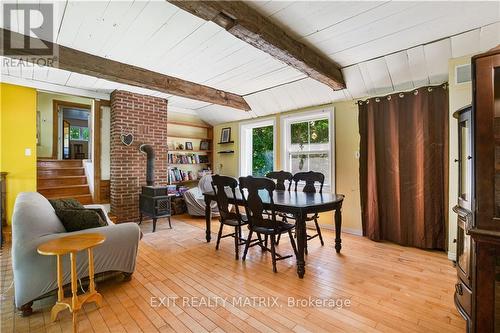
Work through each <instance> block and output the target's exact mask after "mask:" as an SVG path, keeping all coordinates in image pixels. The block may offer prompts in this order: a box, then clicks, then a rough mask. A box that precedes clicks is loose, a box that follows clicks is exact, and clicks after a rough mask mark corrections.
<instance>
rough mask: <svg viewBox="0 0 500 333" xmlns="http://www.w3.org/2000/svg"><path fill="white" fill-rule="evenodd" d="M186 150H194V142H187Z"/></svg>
mask: <svg viewBox="0 0 500 333" xmlns="http://www.w3.org/2000/svg"><path fill="white" fill-rule="evenodd" d="M186 150H193V143H192V142H189V141H188V142H186Z"/></svg>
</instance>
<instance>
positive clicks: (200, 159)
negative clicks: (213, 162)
mask: <svg viewBox="0 0 500 333" xmlns="http://www.w3.org/2000/svg"><path fill="white" fill-rule="evenodd" d="M167 162H168V163H169V164H200V163H208V156H207V155H198V154H172V153H170V154H168V156H167Z"/></svg>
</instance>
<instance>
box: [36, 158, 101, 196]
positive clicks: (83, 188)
mask: <svg viewBox="0 0 500 333" xmlns="http://www.w3.org/2000/svg"><path fill="white" fill-rule="evenodd" d="M37 174H38V181H37V191H38V192H39V193H40V194H42V195H43V196H44V197H46V198H47V199H62V198H74V199H77V200H78V201H80V203H81V204H82V205H87V204H91V203H92V195H91V194H90V189H89V185H88V184H87V177H86V176H85V169H84V168H83V164H82V161H81V160H38V162H37Z"/></svg>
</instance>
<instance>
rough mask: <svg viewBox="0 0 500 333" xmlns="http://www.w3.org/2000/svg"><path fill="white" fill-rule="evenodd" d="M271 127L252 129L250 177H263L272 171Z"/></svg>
mask: <svg viewBox="0 0 500 333" xmlns="http://www.w3.org/2000/svg"><path fill="white" fill-rule="evenodd" d="M273 130H274V128H273V126H272V125H271V126H265V127H257V128H253V129H252V175H254V176H265V175H266V174H267V173H268V172H270V171H273V148H274V147H273V145H274V142H273V141H274V138H273Z"/></svg>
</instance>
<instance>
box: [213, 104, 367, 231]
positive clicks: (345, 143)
mask: <svg viewBox="0 0 500 333" xmlns="http://www.w3.org/2000/svg"><path fill="white" fill-rule="evenodd" d="M328 106H333V107H334V109H335V121H334V123H335V161H336V163H335V172H336V175H335V182H336V192H337V193H342V194H344V195H345V196H346V199H345V201H344V205H343V209H342V227H343V229H344V230H345V231H348V232H353V233H357V234H361V206H360V198H359V160H358V159H357V158H356V152H357V151H358V150H359V129H358V108H357V106H356V104H355V102H354V101H347V102H339V103H333V104H329V105H326V107H328ZM324 107H325V105H322V106H315V107H309V108H305V109H300V110H295V111H290V112H286V113H282V114H277V115H273V116H272V117H265V118H264V117H263V118H259V120H263V119H268V118H276V128H275V131H277V138H278V140H277V141H278V142H277V144H278V147H276V149H277V151H276V157H277V169H278V170H281V169H282V165H281V161H280V156H281V153H280V152H281V147H280V144H281V140H280V131H281V128H280V124H281V122H280V118H281V116H282V115H285V114H293V113H299V112H306V111H309V110H314V109H321V108H324ZM240 123H241V122H230V123H225V124H219V125H216V126H215V127H214V141H216V142H218V141H219V140H220V133H221V130H222V128H225V127H230V128H231V140H233V141H234V144H226V145H216V148H215V149H216V151H220V150H230V149H233V150H234V151H235V153H234V154H215V157H214V161H215V163H214V168H215V172H216V173H220V174H224V175H229V176H233V177H238V176H239V170H238V161H239V158H240V155H239V124H240ZM320 223H321V224H324V225H333V223H334V221H333V213H324V214H321V216H320Z"/></svg>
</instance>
